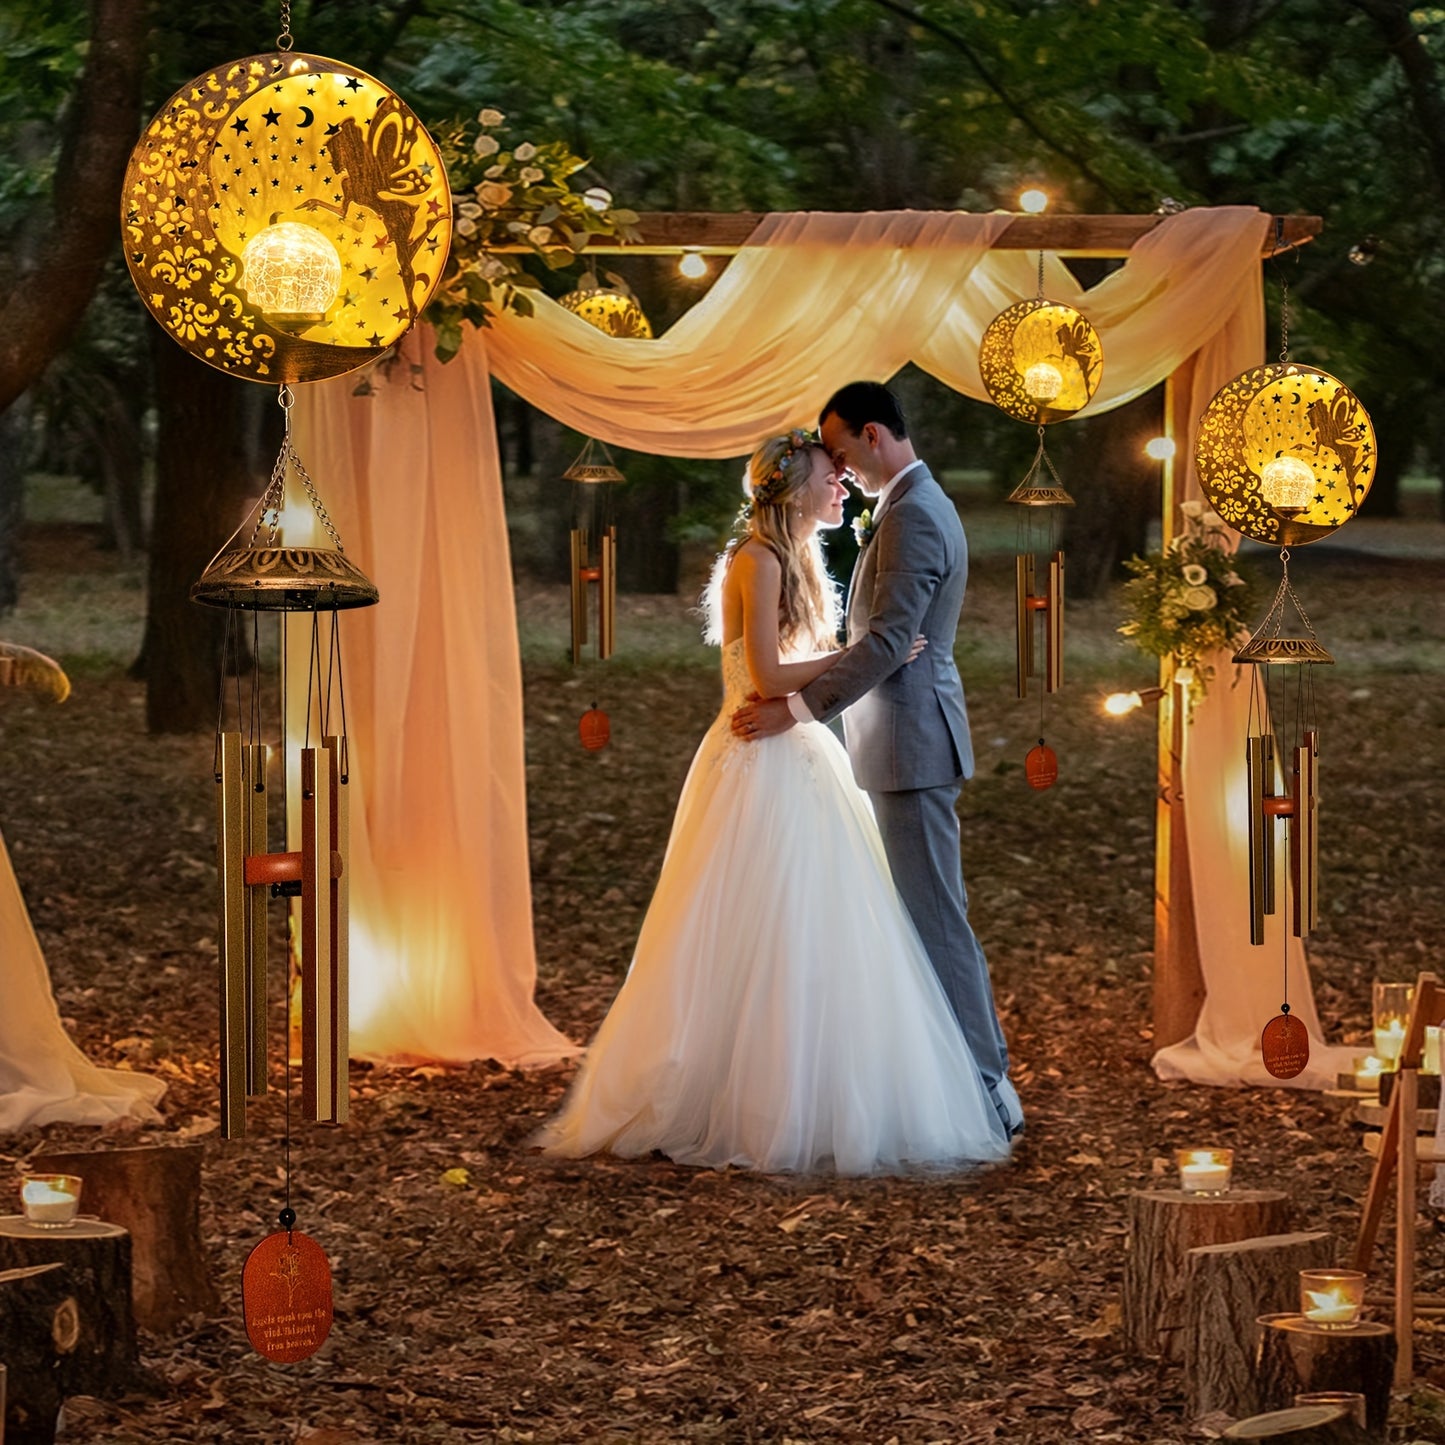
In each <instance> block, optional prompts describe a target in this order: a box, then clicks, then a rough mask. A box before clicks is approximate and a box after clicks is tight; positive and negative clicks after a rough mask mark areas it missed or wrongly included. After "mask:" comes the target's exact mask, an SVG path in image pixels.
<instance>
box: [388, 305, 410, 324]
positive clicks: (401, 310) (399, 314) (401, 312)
mask: <svg viewBox="0 0 1445 1445" xmlns="http://www.w3.org/2000/svg"><path fill="white" fill-rule="evenodd" d="M391 314H392V315H393V316H395V317H396V319H397V320H398V321H405V320H406V314H407V313H406V307H405V306H398V307H397V308H396V310H395V311H393V312H392V313H391Z"/></svg>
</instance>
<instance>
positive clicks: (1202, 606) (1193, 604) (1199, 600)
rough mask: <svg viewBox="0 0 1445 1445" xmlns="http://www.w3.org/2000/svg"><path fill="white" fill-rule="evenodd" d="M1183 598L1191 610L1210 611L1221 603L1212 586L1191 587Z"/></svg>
mask: <svg viewBox="0 0 1445 1445" xmlns="http://www.w3.org/2000/svg"><path fill="white" fill-rule="evenodd" d="M1183 600H1184V605H1185V606H1186V607H1187V608H1188V609H1189V610H1190V611H1191V612H1209V611H1211V610H1212V609H1213V608H1215V607H1216V606H1218V604H1219V597H1218V595H1217V594H1216V593H1215V591H1214V588H1212V587H1191V588H1190V589H1189V590H1188V591H1187V592H1186V593H1185V594H1184V599H1183Z"/></svg>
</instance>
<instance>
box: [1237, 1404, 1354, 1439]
mask: <svg viewBox="0 0 1445 1445" xmlns="http://www.w3.org/2000/svg"><path fill="white" fill-rule="evenodd" d="M1374 1438H1375V1437H1374V1436H1373V1435H1371V1434H1369V1433H1368V1432H1367V1431H1364V1430H1361V1429H1360V1427H1359V1426H1358V1425H1357V1424H1355V1422H1354V1420H1353V1419H1352V1418H1351V1416H1350V1411H1349V1408H1348V1407H1347V1406H1344V1405H1297V1406H1295V1408H1294V1409H1292V1410H1274V1411H1271V1412H1270V1413H1269V1414H1268V1415H1254V1416H1252V1417H1251V1418H1250V1419H1248V1420H1237V1421H1236V1422H1235V1423H1234V1424H1233V1425H1231V1426H1230V1427H1229V1429H1227V1430H1226V1431H1225V1432H1224V1439H1226V1440H1277V1441H1282V1442H1284V1445H1368V1442H1369V1441H1371V1440H1373V1439H1374Z"/></svg>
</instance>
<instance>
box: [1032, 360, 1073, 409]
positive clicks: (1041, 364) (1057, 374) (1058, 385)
mask: <svg viewBox="0 0 1445 1445" xmlns="http://www.w3.org/2000/svg"><path fill="white" fill-rule="evenodd" d="M1063 389H1064V374H1063V372H1061V371H1060V370H1059V368H1058V367H1057V366H1055V365H1053V363H1052V362H1048V361H1036V362H1034V364H1033V365H1032V366H1031V367H1029V369H1028V370H1027V371H1025V372H1024V391H1026V392H1027V393H1028V395H1029V396H1030V398H1032V399H1033V400H1034V401H1038V402H1047V401H1053V400H1054V399H1055V398H1056V397H1057V396H1058V394H1059V393H1060V392H1061V391H1062V390H1063Z"/></svg>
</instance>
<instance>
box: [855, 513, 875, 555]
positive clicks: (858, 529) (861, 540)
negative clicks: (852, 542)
mask: <svg viewBox="0 0 1445 1445" xmlns="http://www.w3.org/2000/svg"><path fill="white" fill-rule="evenodd" d="M853 536H854V537H855V538H856V539H857V542H858V548H859V550H860V551H861V550H862V549H863V548H864V547H866V546H867V545H868V544H869V542H871V541H872V540H873V513H872V512H871V511H869V510H868V508H866V507H865V508H864V509H863V510H862V511H861V512H859V513H858V515H857V516H856V517H854V518H853Z"/></svg>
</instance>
